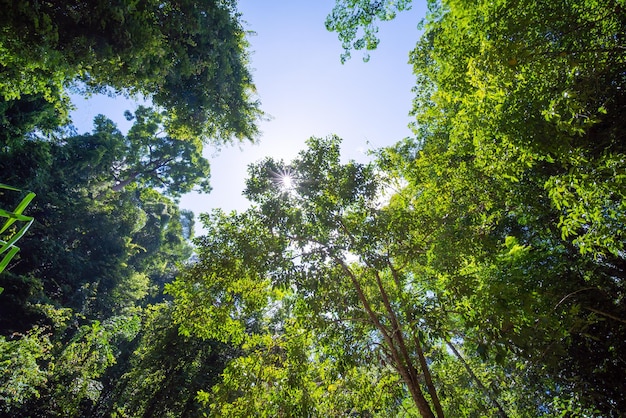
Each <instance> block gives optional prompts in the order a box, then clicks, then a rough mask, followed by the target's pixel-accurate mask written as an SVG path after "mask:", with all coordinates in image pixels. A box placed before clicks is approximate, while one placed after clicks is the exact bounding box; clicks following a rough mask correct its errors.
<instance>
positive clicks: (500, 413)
mask: <svg viewBox="0 0 626 418" xmlns="http://www.w3.org/2000/svg"><path fill="white" fill-rule="evenodd" d="M446 344H447V345H448V347H449V348H450V350H452V352H453V353H454V355H455V356H456V357H457V358H458V359H459V361H460V362H461V363H462V364H463V366H464V367H465V370H467V373H469V375H470V377H471V378H472V380H474V382H476V384H477V385H478V387H479V388H480V390H481V391H482V392H483V395H485V397H486V398H487V399H489V401H490V402H491V403H492V404H493V406H495V407H496V409H497V410H498V416H499V417H500V418H508V415H507V414H506V412H504V409H503V408H502V406H501V405H500V403H499V402H498V401H497V399H496V398H495V397H494V396H492V395H491V391H489V389H487V387H486V386H485V385H483V382H481V381H480V379H478V376H476V374H474V371H473V370H472V368H471V367H470V365H469V364H468V363H467V362H466V361H465V359H464V358H463V356H462V355H461V353H459V350H457V349H456V347H455V346H454V344H452V343H451V342H450V341H446Z"/></svg>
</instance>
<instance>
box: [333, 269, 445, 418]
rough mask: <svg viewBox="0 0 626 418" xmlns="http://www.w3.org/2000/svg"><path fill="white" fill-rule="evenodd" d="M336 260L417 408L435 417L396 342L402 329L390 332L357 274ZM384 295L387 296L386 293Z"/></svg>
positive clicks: (424, 414)
mask: <svg viewBox="0 0 626 418" xmlns="http://www.w3.org/2000/svg"><path fill="white" fill-rule="evenodd" d="M335 261H336V262H337V263H338V264H339V265H340V266H341V268H342V269H343V270H344V272H345V273H346V274H347V275H348V277H350V280H351V281H352V284H353V286H354V288H355V290H356V291H357V295H358V297H359V300H360V301H361V303H362V304H363V307H364V308H365V311H366V312H367V314H368V316H369V317H370V320H371V321H372V323H373V324H374V326H375V327H376V328H377V329H378V330H379V331H380V333H381V334H382V335H383V338H384V339H385V342H386V343H387V346H388V347H389V350H390V351H391V358H392V360H393V362H394V363H395V365H396V369H397V370H398V372H399V373H400V376H401V377H402V379H403V380H404V381H405V383H406V385H407V388H408V389H409V393H411V397H412V398H413V402H415V405H416V406H417V409H418V411H419V413H420V415H421V416H422V417H423V418H434V417H435V415H434V414H433V412H432V410H431V408H430V405H429V404H428V401H427V400H426V398H425V397H424V394H423V393H422V390H421V389H420V387H419V381H418V380H417V376H416V374H415V370H414V368H413V367H412V366H411V363H410V362H408V363H407V362H405V361H403V358H402V357H405V358H406V356H401V355H400V353H399V352H398V349H397V348H396V344H395V343H394V340H395V339H396V338H397V337H396V335H398V334H399V332H400V330H399V329H397V328H394V329H393V331H392V333H391V334H390V333H389V331H388V330H387V328H386V327H385V326H384V325H383V324H382V323H381V322H380V320H379V319H378V317H377V315H376V313H374V310H373V309H372V307H371V306H370V304H369V301H368V300H367V298H366V297H365V293H364V292H363V289H362V288H361V285H360V283H359V281H358V280H357V278H356V276H355V275H354V273H353V272H352V271H351V270H350V268H349V267H348V266H347V265H346V263H345V262H344V261H343V260H342V259H340V258H335ZM384 297H385V298H386V293H385V296H384ZM387 302H388V301H387ZM392 323H393V320H392ZM403 354H404V353H403Z"/></svg>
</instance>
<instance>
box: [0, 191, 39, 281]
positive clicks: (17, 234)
mask: <svg viewBox="0 0 626 418" xmlns="http://www.w3.org/2000/svg"><path fill="white" fill-rule="evenodd" d="M0 188H1V189H4V190H11V191H15V192H19V191H20V190H19V189H16V188H15V187H11V186H7V185H6V184H1V183H0ZM34 198H35V193H32V192H31V193H27V194H26V196H24V198H23V199H22V200H21V201H20V202H19V203H18V205H17V207H16V208H15V209H14V210H13V211H8V210H5V209H0V216H2V217H4V218H7V220H6V221H5V222H4V224H3V225H2V228H0V235H1V234H5V235H7V234H9V232H7V231H10V229H9V228H10V227H11V225H13V224H14V223H15V222H22V223H23V225H22V227H21V228H20V229H19V230H17V231H14V232H13V233H11V234H9V236H10V238H8V240H7V241H4V240H1V239H0V245H2V246H1V247H0V254H4V253H6V254H4V255H3V256H2V260H1V261H0V273H1V272H2V271H3V270H4V269H5V268H6V266H7V265H8V264H9V262H10V261H11V259H12V258H13V257H14V256H15V254H17V252H18V251H19V250H20V249H19V247H17V246H16V245H15V243H16V242H17V240H19V239H20V238H22V236H23V235H24V234H25V233H26V231H27V230H28V228H29V227H30V226H31V225H32V223H33V221H34V218H33V217H32V216H26V215H23V214H22V213H23V212H24V209H26V207H27V206H28V204H29V203H30V202H31V200H33V199H34ZM2 290H3V289H2V287H0V293H2Z"/></svg>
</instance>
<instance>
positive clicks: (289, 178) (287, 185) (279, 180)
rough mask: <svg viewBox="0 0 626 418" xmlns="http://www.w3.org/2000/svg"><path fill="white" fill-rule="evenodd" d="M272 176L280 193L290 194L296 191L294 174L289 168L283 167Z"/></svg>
mask: <svg viewBox="0 0 626 418" xmlns="http://www.w3.org/2000/svg"><path fill="white" fill-rule="evenodd" d="M272 174H273V177H274V182H275V183H276V185H277V186H278V188H279V189H280V190H281V191H282V192H286V193H292V192H293V191H294V190H295V189H296V186H297V180H296V173H295V172H294V171H293V170H292V169H291V168H290V167H285V168H283V169H281V170H279V171H278V172H277V173H272Z"/></svg>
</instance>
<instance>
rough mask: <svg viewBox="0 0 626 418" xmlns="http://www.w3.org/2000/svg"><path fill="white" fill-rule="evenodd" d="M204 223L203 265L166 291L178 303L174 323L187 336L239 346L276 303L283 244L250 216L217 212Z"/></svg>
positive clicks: (199, 263)
mask: <svg viewBox="0 0 626 418" xmlns="http://www.w3.org/2000/svg"><path fill="white" fill-rule="evenodd" d="M204 222H205V227H206V228H207V235H206V236H204V237H202V238H200V239H198V240H197V243H198V244H199V245H200V250H199V253H198V256H199V258H200V260H199V262H198V263H196V264H194V265H193V266H191V267H190V268H188V269H186V270H185V272H184V274H183V275H182V276H181V277H179V278H178V279H177V280H176V281H175V282H174V283H172V284H171V285H168V286H167V287H166V291H167V293H169V294H171V295H172V296H174V298H175V300H176V309H175V311H174V319H175V320H176V321H177V322H178V323H179V324H180V329H181V332H183V333H184V334H186V335H195V336H199V337H202V338H207V339H208V338H212V339H217V340H219V341H223V342H233V343H234V344H237V345H239V344H241V343H242V342H243V341H244V339H245V335H246V333H248V332H254V328H249V327H248V326H247V325H250V326H253V325H254V321H253V318H254V317H256V316H257V315H259V314H260V313H261V312H262V311H263V310H264V309H265V308H266V306H267V304H268V303H269V302H270V297H271V296H272V293H271V291H270V288H269V287H268V286H269V282H268V279H269V277H271V275H279V274H280V272H279V268H280V266H281V259H282V257H283V254H282V252H283V251H284V244H283V240H281V239H279V238H276V237H274V236H272V234H271V231H269V230H267V229H265V228H264V226H263V225H262V224H260V223H259V220H258V219H255V218H254V217H253V216H251V214H247V213H244V214H241V215H237V214H231V215H226V214H224V213H222V212H220V211H216V212H214V213H213V214H212V215H211V216H205V218H204ZM274 263H275V264H274ZM274 265H275V266H276V268H275V269H273V271H272V270H270V268H271V267H273V266H274ZM284 267H285V268H286V269H288V267H289V265H288V264H284ZM250 321H252V322H250Z"/></svg>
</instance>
